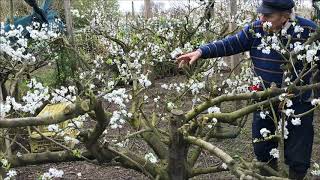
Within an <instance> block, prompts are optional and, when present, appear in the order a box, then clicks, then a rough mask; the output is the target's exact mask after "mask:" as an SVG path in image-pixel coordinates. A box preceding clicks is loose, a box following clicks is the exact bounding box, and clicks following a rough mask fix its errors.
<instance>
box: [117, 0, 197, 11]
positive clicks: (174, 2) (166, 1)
mask: <svg viewBox="0 0 320 180" xmlns="http://www.w3.org/2000/svg"><path fill="white" fill-rule="evenodd" d="M132 1H133V3H134V9H135V11H140V10H141V7H142V6H143V4H144V0H118V2H119V5H120V11H131V2H132ZM196 1H198V2H199V0H190V2H191V4H196ZM152 2H154V3H162V4H163V8H164V9H168V8H170V7H173V6H179V5H183V4H187V3H189V0H152Z"/></svg>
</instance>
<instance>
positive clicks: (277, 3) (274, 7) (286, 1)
mask: <svg viewBox="0 0 320 180" xmlns="http://www.w3.org/2000/svg"><path fill="white" fill-rule="evenodd" d="M293 7H294V1H293V0H262V4H261V5H260V6H259V7H258V8H257V12H258V13H262V14H271V13H274V12H282V11H288V10H291V9H292V8H293Z"/></svg>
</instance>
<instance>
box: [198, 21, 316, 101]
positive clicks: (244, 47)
mask: <svg viewBox="0 0 320 180" xmlns="http://www.w3.org/2000/svg"><path fill="white" fill-rule="evenodd" d="M295 22H296V24H297V25H299V26H301V27H302V28H304V30H303V32H300V33H296V32H295V31H294V26H293V25H290V27H288V30H287V34H289V35H291V37H292V39H291V42H290V43H292V44H293V43H294V42H301V43H304V42H305V41H306V40H307V39H308V38H309V36H310V33H313V32H315V30H316V28H317V25H316V24H315V23H314V22H312V21H310V20H307V19H304V18H301V17H298V16H297V17H296V19H295ZM256 33H260V34H261V36H265V35H266V34H267V33H266V32H265V31H264V30H263V27H262V22H261V21H260V20H257V21H255V22H253V23H252V24H251V25H248V26H246V27H245V28H244V29H243V30H242V31H240V32H238V33H237V34H235V35H233V36H229V37H226V38H224V39H222V40H219V41H215V42H211V43H208V44H205V45H203V46H200V48H199V50H200V51H201V58H204V59H206V58H215V57H223V56H230V55H234V54H238V53H241V52H245V51H249V52H250V56H251V59H252V63H253V69H254V71H255V73H256V75H257V76H261V78H262V79H263V81H264V84H265V85H266V86H267V87H269V86H270V83H271V82H274V83H276V84H277V86H278V87H280V86H281V83H282V78H283V70H282V69H281V65H282V64H284V63H287V62H286V61H285V60H284V59H283V57H282V55H281V54H280V53H279V52H277V51H275V50H273V49H271V51H270V54H264V53H262V51H261V49H258V48H257V47H258V46H259V45H260V44H261V37H257V36H256V35H255V34H256ZM298 34H300V37H299V36H298ZM281 41H282V42H283V43H284V44H286V43H287V41H288V40H287V39H286V37H285V36H282V37H281ZM318 62H319V61H318ZM295 67H296V69H297V70H301V69H302V62H301V61H298V62H297V64H295ZM318 68H319V69H320V66H319V65H318ZM310 76H311V74H310V75H309V76H308V77H306V78H305V79H308V80H309V79H310ZM293 78H294V77H293ZM307 94H308V95H307ZM307 94H305V95H307V96H310V93H307ZM305 95H304V96H305ZM305 98H307V97H306V96H305V97H304V99H305Z"/></svg>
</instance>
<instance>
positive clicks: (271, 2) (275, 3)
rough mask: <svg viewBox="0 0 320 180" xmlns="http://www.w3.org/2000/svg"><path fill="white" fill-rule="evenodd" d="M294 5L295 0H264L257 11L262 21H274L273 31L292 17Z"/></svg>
mask: <svg viewBox="0 0 320 180" xmlns="http://www.w3.org/2000/svg"><path fill="white" fill-rule="evenodd" d="M293 7H294V1H293V0H263V1H262V4H261V5H260V6H259V7H258V9H257V12H258V13H260V14H261V15H260V20H261V21H262V22H266V21H268V22H271V23H272V28H271V31H278V30H280V29H281V28H282V26H283V25H284V24H285V22H287V20H288V19H289V18H290V14H291V12H292V8H293Z"/></svg>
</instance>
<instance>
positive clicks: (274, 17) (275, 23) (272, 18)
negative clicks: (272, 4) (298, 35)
mask: <svg viewBox="0 0 320 180" xmlns="http://www.w3.org/2000/svg"><path fill="white" fill-rule="evenodd" d="M288 18H289V17H288V16H286V15H285V14H284V13H281V12H276V13H271V14H260V20H261V21H262V23H264V22H271V24H272V27H271V28H270V31H271V32H276V31H279V30H281V28H282V26H283V25H284V24H285V22H287V20H288Z"/></svg>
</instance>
